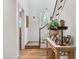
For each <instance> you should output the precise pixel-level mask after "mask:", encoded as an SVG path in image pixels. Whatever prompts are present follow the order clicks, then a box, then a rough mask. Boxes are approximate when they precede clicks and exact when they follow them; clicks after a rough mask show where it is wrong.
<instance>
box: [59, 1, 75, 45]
mask: <svg viewBox="0 0 79 59" xmlns="http://www.w3.org/2000/svg"><path fill="white" fill-rule="evenodd" d="M60 19H64V20H65V23H66V26H68V30H66V31H64V32H65V35H67V34H70V35H72V36H73V41H74V45H75V43H76V1H75V0H66V4H65V6H64V9H63V11H62V15H61V16H60Z"/></svg>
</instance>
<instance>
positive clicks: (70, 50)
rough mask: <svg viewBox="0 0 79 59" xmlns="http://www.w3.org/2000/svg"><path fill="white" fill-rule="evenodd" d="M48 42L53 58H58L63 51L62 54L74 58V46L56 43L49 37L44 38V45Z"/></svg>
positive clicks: (70, 58) (69, 58)
mask: <svg viewBox="0 0 79 59" xmlns="http://www.w3.org/2000/svg"><path fill="white" fill-rule="evenodd" d="M48 44H49V45H50V46H51V49H52V50H53V51H54V53H55V59H60V56H61V55H62V53H63V52H64V55H66V56H68V59H74V51H75V46H60V45H56V44H55V43H54V42H53V41H52V40H50V38H46V47H47V48H48Z"/></svg>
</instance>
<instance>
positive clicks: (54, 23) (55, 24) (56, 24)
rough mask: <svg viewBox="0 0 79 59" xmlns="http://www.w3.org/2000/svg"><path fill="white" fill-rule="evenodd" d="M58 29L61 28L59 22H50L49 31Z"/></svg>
mask: <svg viewBox="0 0 79 59" xmlns="http://www.w3.org/2000/svg"><path fill="white" fill-rule="evenodd" d="M58 27H59V23H58V21H57V20H53V21H52V22H50V23H49V24H48V29H49V30H57V29H58Z"/></svg>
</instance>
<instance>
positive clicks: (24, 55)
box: [20, 49, 55, 59]
mask: <svg viewBox="0 0 79 59" xmlns="http://www.w3.org/2000/svg"><path fill="white" fill-rule="evenodd" d="M47 51H48V52H47ZM20 59H55V58H54V53H53V51H52V50H51V49H24V50H21V52H20Z"/></svg>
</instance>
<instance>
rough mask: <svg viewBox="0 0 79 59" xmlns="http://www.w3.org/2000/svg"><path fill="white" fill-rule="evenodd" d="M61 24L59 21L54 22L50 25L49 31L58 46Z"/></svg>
mask: <svg viewBox="0 0 79 59" xmlns="http://www.w3.org/2000/svg"><path fill="white" fill-rule="evenodd" d="M58 27H59V23H58V21H57V20H53V21H52V22H50V23H49V24H48V30H49V31H50V36H51V39H52V40H53V41H54V42H55V43H56V44H57V43H58V41H59V39H58V38H57V35H58V33H59V29H58Z"/></svg>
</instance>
